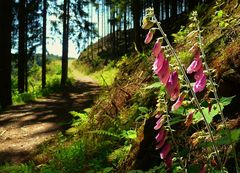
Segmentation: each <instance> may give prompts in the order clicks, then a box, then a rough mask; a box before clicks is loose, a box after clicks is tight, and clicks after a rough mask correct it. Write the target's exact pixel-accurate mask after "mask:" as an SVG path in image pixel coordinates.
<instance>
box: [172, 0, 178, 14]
mask: <svg viewBox="0 0 240 173" xmlns="http://www.w3.org/2000/svg"><path fill="white" fill-rule="evenodd" d="M171 6H172V8H171V17H172V18H175V17H177V0H171Z"/></svg>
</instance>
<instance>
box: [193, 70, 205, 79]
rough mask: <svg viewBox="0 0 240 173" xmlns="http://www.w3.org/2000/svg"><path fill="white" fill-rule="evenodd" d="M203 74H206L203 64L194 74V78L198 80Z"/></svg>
mask: <svg viewBox="0 0 240 173" xmlns="http://www.w3.org/2000/svg"><path fill="white" fill-rule="evenodd" d="M203 74H204V73H203V67H202V66H201V68H200V69H199V70H198V71H197V72H196V73H195V74H194V79H195V80H196V81H197V80H199V79H201V78H202V75H203Z"/></svg>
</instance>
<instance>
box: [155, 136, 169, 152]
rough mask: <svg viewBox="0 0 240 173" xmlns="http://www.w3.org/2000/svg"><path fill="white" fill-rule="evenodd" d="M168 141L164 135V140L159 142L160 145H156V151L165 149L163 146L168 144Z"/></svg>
mask: <svg viewBox="0 0 240 173" xmlns="http://www.w3.org/2000/svg"><path fill="white" fill-rule="evenodd" d="M166 139H167V137H166V135H164V137H163V139H162V140H161V141H160V142H159V143H157V145H156V148H155V149H156V150H159V149H160V148H162V147H163V145H164V144H165V142H166Z"/></svg>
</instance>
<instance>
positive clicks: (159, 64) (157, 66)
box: [152, 52, 164, 74]
mask: <svg viewBox="0 0 240 173" xmlns="http://www.w3.org/2000/svg"><path fill="white" fill-rule="evenodd" d="M163 62H164V55H163V53H162V52H160V53H159V54H158V56H157V58H156V59H155V61H154V63H153V68H152V69H153V71H154V72H155V74H158V73H159V71H160V70H161V68H162V66H163Z"/></svg>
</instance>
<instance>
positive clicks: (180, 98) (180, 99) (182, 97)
mask: <svg viewBox="0 0 240 173" xmlns="http://www.w3.org/2000/svg"><path fill="white" fill-rule="evenodd" d="M183 100H184V95H180V96H179V97H178V99H177V101H176V102H175V103H174V104H173V105H172V111H175V110H177V109H178V108H179V107H180V106H181V105H182V102H183Z"/></svg>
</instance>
